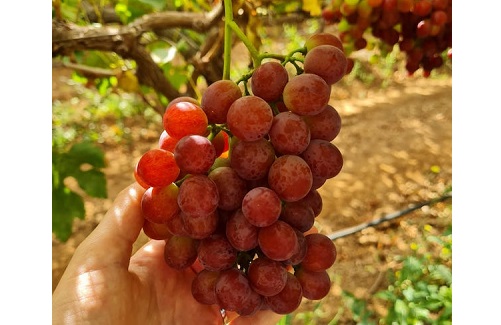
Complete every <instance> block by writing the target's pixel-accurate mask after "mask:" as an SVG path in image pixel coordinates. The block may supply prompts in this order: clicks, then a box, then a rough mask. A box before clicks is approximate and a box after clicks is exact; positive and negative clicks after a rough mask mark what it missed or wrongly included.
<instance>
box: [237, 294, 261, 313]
mask: <svg viewBox="0 0 501 325" xmlns="http://www.w3.org/2000/svg"><path fill="white" fill-rule="evenodd" d="M263 301H264V299H263V296H261V295H260V294H259V293H257V292H256V291H254V290H252V289H251V292H250V295H249V297H248V298H247V300H245V303H244V304H243V307H241V308H239V309H238V310H237V313H238V314H239V315H240V316H252V315H254V314H255V313H257V312H258V311H259V310H261V307H262V305H263Z"/></svg>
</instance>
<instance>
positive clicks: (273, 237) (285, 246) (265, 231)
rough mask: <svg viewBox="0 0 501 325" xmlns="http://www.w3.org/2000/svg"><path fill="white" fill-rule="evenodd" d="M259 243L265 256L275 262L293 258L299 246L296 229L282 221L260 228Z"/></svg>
mask: <svg viewBox="0 0 501 325" xmlns="http://www.w3.org/2000/svg"><path fill="white" fill-rule="evenodd" d="M258 243H259V247H260V248H261V251H262V252H263V253H264V255H266V256H267V257H268V258H270V259H272V260H275V261H285V260H288V259H289V258H291V256H292V255H293V254H294V252H295V251H296V250H297V245H298V243H297V237H296V234H295V232H294V228H292V227H291V226H290V225H289V224H287V223H286V222H283V221H281V220H277V221H275V222H274V223H273V224H271V225H270V226H268V227H262V228H260V229H259V233H258Z"/></svg>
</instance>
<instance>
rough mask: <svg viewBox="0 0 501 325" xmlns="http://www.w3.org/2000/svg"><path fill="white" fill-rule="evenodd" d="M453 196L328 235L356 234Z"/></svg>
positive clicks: (337, 236) (424, 203)
mask: <svg viewBox="0 0 501 325" xmlns="http://www.w3.org/2000/svg"><path fill="white" fill-rule="evenodd" d="M451 198H452V194H445V195H443V196H441V197H438V198H435V199H431V200H429V201H426V202H421V203H418V204H414V205H412V206H410V207H409V208H407V209H404V210H401V211H397V212H393V213H390V214H387V215H385V216H383V217H381V218H378V219H374V220H371V221H368V222H364V223H361V224H359V225H356V226H353V227H349V228H345V229H341V230H339V231H336V232H334V233H332V234H330V235H327V237H329V239H331V240H336V239H338V238H341V237H346V236H348V235H352V234H354V233H356V232H359V231H361V230H363V229H365V228H368V227H371V226H377V225H379V224H380V223H383V222H385V221H388V220H393V219H396V218H398V217H402V216H404V215H406V214H409V213H411V212H412V211H415V210H417V209H420V208H422V207H424V206H425V205H434V204H436V203H439V202H442V201H445V200H448V199H451Z"/></svg>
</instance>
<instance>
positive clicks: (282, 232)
mask: <svg viewBox="0 0 501 325" xmlns="http://www.w3.org/2000/svg"><path fill="white" fill-rule="evenodd" d="M302 54H303V55H304V57H303V59H301V60H298V62H299V63H297V62H296V64H298V66H297V67H298V68H299V69H297V72H296V73H290V72H289V71H288V70H286V68H285V63H284V62H283V61H280V62H278V61H279V60H272V59H270V60H268V61H266V62H264V63H262V64H260V65H259V66H258V67H257V68H255V69H254V70H253V72H252V74H251V77H249V78H248V79H247V81H246V82H247V83H249V84H250V87H245V89H246V91H245V92H243V91H242V90H241V88H240V87H239V86H238V84H237V83H236V82H234V81H232V80H219V81H216V82H214V83H212V84H211V85H209V86H208V87H207V89H206V90H205V92H204V93H203V95H202V97H201V100H200V102H199V101H198V100H196V99H194V98H191V97H179V98H176V99H175V100H173V101H171V102H170V103H169V105H168V106H167V108H166V110H165V113H164V115H163V127H164V130H163V132H162V134H161V135H160V136H159V143H158V148H153V149H150V150H149V151H147V152H145V153H144V154H143V155H142V156H141V157H140V159H139V160H138V162H137V164H136V168H135V171H134V176H135V179H136V180H137V182H138V183H139V184H141V186H143V187H144V188H145V189H146V191H145V193H144V196H143V198H142V202H141V207H142V213H143V216H144V219H145V222H144V226H143V231H144V233H145V234H146V235H147V236H149V237H150V238H153V239H158V240H165V250H164V256H165V262H166V263H167V264H168V265H169V266H170V267H172V268H176V269H184V268H188V267H191V268H192V269H194V270H195V271H196V272H197V274H196V277H195V278H194V280H193V282H192V294H193V297H194V298H195V299H196V300H197V301H198V302H200V303H201V304H207V305H213V304H215V305H218V306H219V307H220V308H221V309H223V310H225V311H234V312H237V313H238V314H239V315H241V316H247V315H252V314H254V313H255V312H257V311H258V310H263V309H270V310H272V311H274V312H275V313H278V314H288V313H291V312H293V311H294V310H296V309H297V308H298V306H299V305H300V303H301V301H302V298H303V297H304V298H306V299H311V300H319V299H322V298H324V297H325V296H326V295H327V294H328V293H329V291H330V287H331V280H330V278H329V275H328V273H327V270H328V269H329V268H330V267H331V266H332V265H333V264H334V262H335V260H336V256H337V250H336V247H335V245H334V243H333V242H332V241H331V240H330V239H329V238H328V237H327V236H326V235H324V234H321V233H319V232H318V230H317V229H316V227H315V226H314V223H315V218H316V217H317V216H318V215H319V214H320V212H321V211H322V198H321V196H320V194H319V192H318V189H319V188H320V187H321V186H322V185H323V184H324V183H325V181H326V180H328V179H330V178H333V177H335V176H336V175H338V173H339V172H340V171H341V168H342V166H343V156H342V154H341V152H340V150H339V149H338V148H337V147H336V145H334V144H333V143H332V140H334V139H335V138H336V136H337V135H338V133H339V131H340V128H341V118H340V116H339V114H338V112H337V111H336V109H335V108H334V107H333V106H331V105H329V99H330V92H331V86H332V85H333V84H334V83H336V82H338V81H339V80H340V79H341V78H342V77H343V76H344V75H345V74H346V72H347V71H348V69H349V64H348V60H347V58H346V56H345V54H344V52H343V49H342V45H341V41H340V39H339V38H338V37H336V36H334V35H332V34H316V35H313V36H311V37H310V39H308V40H307V41H306V44H305V47H304V51H303V52H302ZM299 65H302V66H301V67H299ZM248 88H250V89H248Z"/></svg>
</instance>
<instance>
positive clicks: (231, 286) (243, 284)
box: [215, 268, 252, 311]
mask: <svg viewBox="0 0 501 325" xmlns="http://www.w3.org/2000/svg"><path fill="white" fill-rule="evenodd" d="M251 291H252V289H251V287H250V285H249V280H248V279H247V277H246V276H245V274H244V273H243V272H242V271H241V270H239V269H235V268H231V269H228V270H224V271H222V272H221V273H220V274H219V277H218V279H217V281H216V285H215V293H216V300H217V302H218V304H219V306H220V307H221V308H223V309H224V310H228V311H238V310H241V309H243V308H244V306H245V303H246V302H247V300H248V299H249V297H250V295H251Z"/></svg>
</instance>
